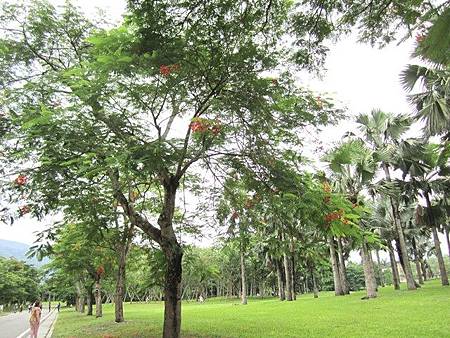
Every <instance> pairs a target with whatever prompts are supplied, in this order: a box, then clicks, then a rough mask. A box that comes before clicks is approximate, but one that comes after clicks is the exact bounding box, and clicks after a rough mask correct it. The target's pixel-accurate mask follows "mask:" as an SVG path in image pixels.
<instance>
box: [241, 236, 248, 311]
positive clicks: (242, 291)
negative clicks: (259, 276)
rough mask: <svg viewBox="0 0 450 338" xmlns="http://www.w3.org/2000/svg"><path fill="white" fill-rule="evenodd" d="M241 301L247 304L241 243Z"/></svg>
mask: <svg viewBox="0 0 450 338" xmlns="http://www.w3.org/2000/svg"><path fill="white" fill-rule="evenodd" d="M240 251H241V303H242V305H247V283H246V281H245V257H244V249H243V248H242V244H241V250H240Z"/></svg>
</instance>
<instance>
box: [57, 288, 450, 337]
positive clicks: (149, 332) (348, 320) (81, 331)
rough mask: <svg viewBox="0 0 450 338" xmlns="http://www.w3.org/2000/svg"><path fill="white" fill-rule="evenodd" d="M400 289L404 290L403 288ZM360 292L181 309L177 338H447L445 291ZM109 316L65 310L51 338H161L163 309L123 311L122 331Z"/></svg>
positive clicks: (449, 292)
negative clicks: (372, 296) (367, 295)
mask: <svg viewBox="0 0 450 338" xmlns="http://www.w3.org/2000/svg"><path fill="white" fill-rule="evenodd" d="M402 286H403V285H402ZM363 295H364V292H363V291H360V292H354V293H352V294H351V295H349V296H344V297H335V296H334V294H333V293H331V292H323V293H321V294H320V298H318V299H314V298H313V297H312V295H299V296H298V297H297V300H296V301H294V302H280V301H278V300H276V299H265V300H259V299H258V300H257V299H250V300H249V304H248V305H246V306H243V305H240V304H239V301H238V300H237V299H233V300H223V299H222V300H208V301H206V302H205V303H203V304H200V303H196V302H188V303H183V310H182V311H183V323H182V336H183V337H253V338H257V337H277V338H280V337H364V338H366V337H423V338H425V337H450V288H449V287H441V286H440V285H439V281H437V280H435V281H431V282H428V283H427V284H426V285H425V286H423V287H422V288H421V289H420V290H417V291H406V290H404V289H403V290H401V291H394V290H393V289H392V288H391V287H385V288H383V289H381V290H380V294H379V297H378V298H377V299H373V300H369V301H364V300H361V299H360V298H361V297H362V296H363ZM113 318H114V309H113V307H112V306H111V305H109V304H108V305H105V306H104V317H103V318H99V319H96V318H95V317H87V316H86V315H81V314H78V313H76V312H75V311H73V310H71V309H65V310H63V311H62V312H61V313H60V316H59V319H58V321H57V324H56V327H55V331H54V335H53V337H56V338H58V337H80V338H81V337H82V338H88V337H108V338H110V337H120V338H122V337H123V338H127V337H136V338H138V337H146V338H147V337H159V336H160V335H161V332H162V319H163V304H162V303H159V302H158V303H150V304H143V303H141V304H137V303H135V304H126V305H125V319H126V322H125V323H120V324H117V323H114V322H113Z"/></svg>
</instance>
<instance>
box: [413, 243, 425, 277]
mask: <svg viewBox="0 0 450 338" xmlns="http://www.w3.org/2000/svg"><path fill="white" fill-rule="evenodd" d="M411 244H412V248H413V251H414V263H415V264H416V273H417V279H418V280H419V284H423V278H422V271H421V268H420V258H419V253H418V251H417V244H416V239H415V238H414V237H413V238H412V241H411Z"/></svg>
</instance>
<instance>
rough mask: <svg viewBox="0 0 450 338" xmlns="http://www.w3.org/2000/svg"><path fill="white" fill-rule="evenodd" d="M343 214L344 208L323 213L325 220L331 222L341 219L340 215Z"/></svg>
mask: <svg viewBox="0 0 450 338" xmlns="http://www.w3.org/2000/svg"><path fill="white" fill-rule="evenodd" d="M343 215H344V210H342V209H340V210H338V211H333V212H330V213H329V214H327V215H325V222H328V223H329V222H332V221H336V220H338V219H341V217H342V216H343Z"/></svg>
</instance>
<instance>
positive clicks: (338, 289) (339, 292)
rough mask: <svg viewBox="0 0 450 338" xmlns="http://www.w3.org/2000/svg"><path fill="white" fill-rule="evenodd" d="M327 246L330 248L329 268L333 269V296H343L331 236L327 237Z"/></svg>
mask: <svg viewBox="0 0 450 338" xmlns="http://www.w3.org/2000/svg"><path fill="white" fill-rule="evenodd" d="M328 246H329V248H330V259H331V267H332V269H333V279H334V294H335V295H336V296H342V295H344V290H343V288H342V282H341V276H340V274H339V264H338V262H337V259H336V249H335V248H334V239H333V236H331V235H330V236H328Z"/></svg>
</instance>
